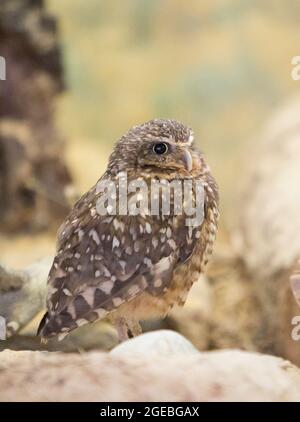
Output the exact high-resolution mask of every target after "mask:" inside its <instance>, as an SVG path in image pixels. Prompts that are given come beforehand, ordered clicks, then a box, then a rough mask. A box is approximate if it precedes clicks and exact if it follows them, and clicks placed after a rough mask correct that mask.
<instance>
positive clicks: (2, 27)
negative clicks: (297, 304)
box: [0, 0, 300, 359]
mask: <svg viewBox="0 0 300 422" xmlns="http://www.w3.org/2000/svg"><path fill="white" fill-rule="evenodd" d="M299 19H300V3H299V1H297V0H289V1H282V0H259V1H258V0H253V1H251V2H249V1H247V0H226V1H225V0H213V1H208V0H206V1H201V2H200V1H198V0H189V1H187V2H182V1H179V0H172V1H171V0H162V1H158V0H152V1H147V0H123V1H122V2H121V1H114V2H108V1H104V0H89V1H88V2H86V1H84V0H64V1H61V0H47V1H41V0H16V1H7V0H0V55H2V56H4V57H5V58H6V59H7V81H0V145H1V149H0V181H1V183H0V192H1V195H2V200H1V202H2V205H3V206H2V211H1V212H0V226H1V232H0V262H1V263H2V264H5V265H8V266H10V267H11V268H15V269H21V268H24V267H25V266H27V265H28V264H31V263H32V262H34V261H36V260H38V259H40V258H43V257H45V256H51V255H53V253H54V248H55V231H56V229H57V227H58V226H59V224H60V222H61V221H62V220H63V218H64V216H65V215H66V213H67V212H68V209H69V207H70V206H71V204H72V203H74V201H75V199H76V198H78V196H79V195H81V194H82V193H84V192H85V191H86V190H87V189H89V188H90V187H91V185H92V184H94V183H95V181H96V180H97V179H98V178H99V176H100V175H101V174H102V173H103V171H104V169H105V167H106V163H107V159H108V155H109V153H110V151H111V149H112V146H113V143H114V142H115V141H116V140H117V139H118V138H119V137H120V136H121V135H122V134H123V133H124V132H126V131H127V130H128V129H129V128H130V127H131V126H133V125H136V124H139V123H142V122H144V121H146V120H149V119H152V118H155V117H159V118H172V119H177V120H179V121H182V122H184V123H185V124H187V125H189V126H191V127H192V128H193V129H194V131H195V133H196V138H197V141H198V144H199V146H200V148H201V149H202V150H203V151H204V153H205V155H206V157H207V161H208V162H209V164H210V165H211V168H212V171H213V173H214V175H215V177H216V179H217V181H218V183H219V186H220V194H221V222H220V231H219V237H218V245H219V246H218V247H217V250H221V252H220V256H221V258H220V261H218V256H219V255H218V254H217V259H216V261H217V263H216V264H215V266H214V267H213V270H214V271H213V273H212V275H211V277H212V279H213V280H214V283H215V284H214V283H213V284H212V285H213V286H216V285H218V286H221V287H220V289H219V290H218V291H217V296H216V297H217V299H218V301H219V302H218V303H219V304H220V303H222V306H223V302H224V301H225V302H226V300H227V299H228V298H229V300H228V308H226V312H227V313H228V315H229V318H230V320H229V321H228V324H227V325H226V324H225V325H224V327H225V326H226V327H225V328H224V329H225V331H226V330H227V331H226V333H227V334H224V333H223V334H222V336H220V335H219V332H217V334H216V336H215V337H214V339H213V340H212V339H211V338H208V337H209V336H210V335H211V332H212V329H213V328H215V326H219V322H220V321H221V320H222V318H223V317H224V313H222V312H223V311H222V310H224V309H223V308H219V307H218V306H213V309H214V312H216V315H217V317H216V318H217V322H216V320H215V319H214V318H213V317H212V316H210V318H208V317H207V315H208V314H209V312H210V311H208V310H207V307H205V306H206V305H203V306H202V305H201V304H199V305H198V302H197V306H196V308H197V307H198V306H199V309H202V311H201V312H202V314H201V312H200V314H199V315H200V316H199V315H198V314H197V313H196V314H195V313H194V310H195V309H194V307H193V306H194V302H191V303H190V308H189V309H190V310H188V311H187V313H188V314H189V315H192V318H193V323H195V324H196V323H197V324H198V325H199V324H200V322H201V320H202V321H203V318H204V319H205V318H208V319H209V321H210V322H209V324H208V325H207V326H206V331H205V333H206V334H204V333H203V332H202V331H201V333H202V334H201V335H202V338H203V342H202V340H201V341H200V340H199V341H198V340H197V338H196V340H195V335H194V328H190V327H189V323H184V324H185V325H184V324H183V326H181V329H182V330H181V331H183V332H184V333H185V334H186V335H187V336H189V335H188V334H190V336H189V337H190V338H192V339H193V340H195V341H194V342H196V343H197V341H198V343H197V346H198V347H199V348H203V349H205V348H218V347H229V346H234V347H242V348H250V349H255V350H266V351H271V352H274V353H279V352H278V350H279V349H276V347H277V346H278V344H279V343H278V342H279V340H278V341H277V340H276V342H277V343H276V347H275V346H274V344H273V343H274V342H275V340H274V338H273V337H272V336H273V334H274V330H275V329H276V330H277V329H278V325H276V327H275V328H274V326H272V327H271V328H270V330H269V328H268V327H267V325H268V324H267V323H266V325H264V324H265V323H262V322H261V321H262V319H261V318H263V316H262V313H261V312H262V310H261V308H262V306H261V304H258V303H259V300H258V299H257V297H256V292H255V293H253V291H252V287H251V286H252V284H251V282H252V281H251V280H249V268H248V269H246V270H245V269H244V266H245V263H244V262H241V260H240V256H239V255H242V253H239V254H237V255H238V257H237V255H236V253H232V252H231V249H232V237H234V236H233V235H232V232H233V231H234V229H235V226H236V224H237V220H238V218H239V216H238V211H239V210H240V204H241V200H240V196H238V195H239V194H238V193H239V191H240V189H242V190H243V187H241V180H242V179H243V178H244V176H245V173H246V172H245V166H248V165H249V164H252V165H254V166H255V164H256V163H257V162H258V161H259V154H258V152H257V151H258V145H259V142H258V139H259V138H260V137H261V136H262V135H261V134H262V133H263V130H264V128H265V126H266V122H267V121H269V119H271V117H272V116H273V115H274V113H275V112H276V111H277V110H278V109H281V108H282V107H284V106H285V104H289V103H290V102H293V101H294V99H295V98H296V99H297V98H298V97H297V96H298V94H299V93H300V82H298V83H297V82H296V81H294V80H293V79H292V78H291V70H292V66H291V60H292V57H294V56H296V55H299V54H300V50H299V45H300V31H299ZM296 110H297V113H298V110H299V109H298V108H297V109H296ZM297 113H295V115H296V116H297ZM298 114H299V113H298ZM296 120H297V117H295V118H294V120H293V121H294V122H295V121H296ZM297 139H298V140H299V137H298V138H297ZM298 142H299V141H298ZM270 151H272V148H271V150H270ZM268 154H269V152H268ZM1 160H2V161H1ZM1 166H2V168H1ZM243 192H244V193H245V192H246V194H247V192H251V191H250V189H249V191H248V190H247V189H245V188H244V190H243ZM246 196H247V195H246ZM299 202H300V201H299ZM256 211H257V212H258V213H259V210H258V209H257V208H256ZM270 242H272V239H271V240H270ZM258 253H259V252H258ZM299 253H300V251H299ZM224 255H225V258H224ZM228 255H229V258H228ZM293 259H294V255H293V257H291V259H290V263H289V265H290V267H291V265H292V262H293ZM245 261H246V260H245ZM220 268H221V270H220ZM224 268H226V270H225V276H224ZM241 268H242V269H241ZM220 271H221V272H220ZM276 274H278V271H277V269H276ZM269 277H270V278H269V280H272V282H273V281H274V278H272V277H273V274H272V275H269ZM254 278H255V277H254ZM216 280H217V281H218V280H219V281H220V285H219V284H218V282H217V281H216ZM225 280H226V281H227V286H228V285H229V286H231V287H230V289H231V290H230V289H229V291H228V293H226V291H224V289H226V288H227V287H226V288H225V287H224V285H223V283H224V281H225ZM228 280H233V282H232V284H230V282H229V281H228ZM245 280H246V281H245ZM276 280H277V279H276ZM249 283H250V284H249ZM205 286H206V285H204V287H203V290H201V292H200V295H202V296H203V297H204V298H207V297H208V296H207V295H208V293H207V292H208V290H207V289H208V287H207V286H206V287H205ZM241 286H243V287H241ZM245 286H246V287H245ZM249 286H250V287H249ZM218 288H219V287H218ZM239 289H240V290H239ZM245 289H246V290H245ZM253 289H254V288H253ZM236 291H238V292H243V293H241V294H240V296H239V295H238V297H237V298H236V297H235V299H232V297H233V296H234V295H232V293H233V292H236ZM214 293H215V291H214ZM226 295H227V296H226ZM195 297H196V296H195ZM253 297H254V298H253ZM224 298H225V299H224ZM226 298H227V299H226ZM201 300H202V301H205V299H203V298H202V299H201ZM273 302H274V301H273ZM273 302H272V303H273ZM201 303H202V302H201ZM226 303H227V302H226ZM209 309H210V310H211V308H209ZM220 309H221V310H220ZM237 309H238V311H237ZM272 309H273V308H272ZM241 310H242V311H243V310H244V311H245V313H246V314H247V315H248V317H249V314H251V313H253V315H254V316H251V317H249V318H248V320H247V323H246V322H245V321H246V319H247V318H246V316H245V317H242V318H241V321H242V322H241V324H242V326H243V328H241V327H240V326H239V324H237V328H236V331H235V333H234V334H232V332H231V331H230V330H231V329H232V323H235V322H236V319H238V317H237V312H239V311H241ZM189 312H190V313H189ZM224 312H225V311H224ZM219 314H220V315H221V314H222V317H221V316H220V315H219ZM203 315H204V316H203ZM211 315H212V314H211ZM214 315H215V314H214ZM251 315H252V314H251ZM181 317H182V314H180V318H181ZM198 317H199V318H198ZM266 320H267V319H266ZM174 321H175V322H174ZM181 321H182V320H181ZM199 321H200V322H199ZM234 321H235V322H234ZM169 324H170V326H172V327H175V328H178V327H179V325H180V324H179V323H178V321H177V322H176V318H174V320H173V322H172V321H171V322H169ZM172 324H173V325H172ZM176 324H179V325H176ZM193 327H194V326H193ZM257 327H259V328H260V329H261V330H262V331H260V332H259V334H257V331H255V329H256V328H257ZM179 328H180V327H179ZM179 328H178V329H179ZM197 329H198V328H196V330H197ZM243 330H244V331H243ZM251 330H252V331H253V332H254V331H255V334H253V332H252V331H251ZM268 330H269V331H268ZM272 330H273V331H272ZM192 331H193V333H192ZM239 331H240V333H241V335H239ZM250 331H251V333H252V334H250ZM228 332H229V334H228ZM248 332H249V333H248ZM209 333H210V334H209ZM247 333H248V334H249V335H248V334H247ZM244 334H245V336H244ZM218 336H219V337H218ZM226 336H227V337H226ZM235 336H236V337H235ZM247 336H248V337H247ZM250 337H251V338H250ZM216 338H218V339H219V338H221V340H216ZM262 338H264V339H266V338H267V340H266V343H264V344H263V345H262V340H261V339H262ZM224 339H225V340H224ZM275 349H276V350H275ZM297 356H298V355H297ZM297 359H298V357H297Z"/></svg>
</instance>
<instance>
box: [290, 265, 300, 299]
mask: <svg viewBox="0 0 300 422" xmlns="http://www.w3.org/2000/svg"><path fill="white" fill-rule="evenodd" d="M290 285H291V288H292V292H293V295H294V297H295V299H296V302H297V303H298V305H299V306H300V259H299V260H298V262H297V264H296V265H295V268H294V270H293V273H292V275H291V277H290Z"/></svg>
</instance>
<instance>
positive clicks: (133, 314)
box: [111, 204, 218, 321]
mask: <svg viewBox="0 0 300 422" xmlns="http://www.w3.org/2000/svg"><path fill="white" fill-rule="evenodd" d="M217 219H218V212H217V210H216V209H215V208H214V206H213V204H212V206H211V207H209V208H208V213H207V216H206V219H205V221H204V223H203V227H202V231H201V237H200V238H199V239H198V241H197V244H196V246H195V249H194V251H193V253H192V255H191V257H190V258H189V259H188V260H187V261H186V262H185V263H182V264H180V265H178V266H177V267H176V268H175V270H174V273H173V277H172V280H171V282H170V285H169V287H168V289H167V290H166V292H165V293H163V294H162V295H160V296H154V295H152V294H150V293H148V292H144V293H142V294H141V295H140V296H138V297H136V298H135V299H133V300H132V301H130V302H127V303H124V304H123V305H121V306H120V307H119V308H118V309H117V310H116V311H115V312H113V313H112V315H111V318H112V319H113V320H114V319H117V318H120V317H125V318H126V319H128V320H136V321H140V320H144V319H147V318H148V317H149V316H151V317H156V318H161V317H164V316H166V315H167V314H168V312H169V311H170V310H171V309H172V308H173V307H174V306H175V305H179V306H183V305H184V303H185V301H186V298H187V295H188V292H189V291H190V289H191V287H192V285H193V284H194V283H195V282H196V281H197V280H198V279H199V277H200V274H201V273H203V271H204V269H205V266H206V264H207V261H208V259H209V256H210V255H211V253H212V248H213V243H214V240H215V236H216V230H217Z"/></svg>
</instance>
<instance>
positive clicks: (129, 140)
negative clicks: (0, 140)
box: [39, 120, 219, 339]
mask: <svg viewBox="0 0 300 422" xmlns="http://www.w3.org/2000/svg"><path fill="white" fill-rule="evenodd" d="M124 174H126V182H127V185H128V184H130V182H136V181H138V182H139V183H144V185H145V186H146V187H147V188H148V190H147V194H146V196H147V197H145V194H144V193H143V192H142V193H138V195H136V193H137V192H138V191H130V192H129V191H128V192H127V202H128V204H129V206H128V209H130V206H131V205H130V204H131V201H132V199H133V198H134V195H136V197H137V198H138V199H139V200H140V204H141V203H143V204H144V205H145V203H147V204H148V205H149V203H150V200H151V197H150V194H151V189H152V187H153V185H152V183H154V182H158V183H159V182H162V185H161V186H163V184H164V183H166V185H167V184H168V183H170V182H172V181H175V180H176V181H177V182H179V183H181V184H182V183H184V181H186V180H189V181H190V182H191V185H190V186H191V187H192V189H191V192H190V196H191V198H190V199H191V200H192V202H193V201H194V202H193V203H194V204H195V201H196V200H197V199H196V196H195V195H196V183H197V182H201V184H202V186H203V189H204V210H203V212H204V219H203V221H202V222H201V225H200V226H188V225H187V224H186V221H187V220H186V218H187V215H186V214H185V213H184V212H182V213H181V214H180V213H175V211H174V209H175V208H174V206H175V191H176V189H178V188H176V189H175V190H174V191H171V192H170V196H169V197H170V201H169V202H170V210H169V214H167V213H164V212H163V210H162V204H161V203H159V204H160V206H159V207H158V209H156V212H150V211H153V210H150V211H149V206H148V207H145V209H143V208H142V207H141V208H140V209H139V213H138V214H136V215H128V213H127V214H126V213H124V210H123V211H122V212H120V209H119V208H118V212H117V213H115V214H113V215H110V214H111V213H108V214H106V215H102V214H101V213H99V208H98V205H99V201H101V200H102V199H103V197H104V196H103V191H100V190H99V182H113V183H114V186H115V187H116V192H120V191H121V189H122V186H121V184H122V183H123V181H124V179H123V176H124ZM178 186H179V185H178ZM180 186H181V185H180ZM160 192H162V195H164V194H166V192H167V193H168V192H169V191H164V189H163V188H162V190H161V191H160ZM164 192H165V193H164ZM114 196H117V195H115V194H114ZM111 197H112V198H113V195H111ZM188 199H189V198H185V197H184V198H183V201H186V200H188ZM116 201H117V202H116V203H117V205H120V204H119V203H118V198H117V199H116ZM143 201H144V202H143ZM109 206H110V205H106V208H107V209H108V207H109ZM218 215H219V212H218V192H217V185H216V183H215V181H214V179H213V177H212V175H211V173H210V170H209V167H208V166H207V165H206V163H205V161H204V158H203V155H202V153H200V152H199V150H198V149H197V147H196V146H195V145H194V135H193V132H192V131H191V130H190V129H189V128H187V127H186V126H184V125H182V124H181V123H178V122H176V121H173V120H152V121H149V122H147V123H144V124H143V125H141V126H136V127H133V128H132V129H131V130H129V132H128V133H127V134H126V135H124V136H123V137H122V138H121V139H120V140H119V141H118V143H117V144H116V146H115V148H114V150H113V152H112V154H111V156H110V159H109V163H108V167H107V170H106V172H105V173H104V175H103V176H102V177H101V179H100V181H98V183H97V184H96V185H95V186H94V187H92V188H91V190H90V191H88V192H87V193H86V194H85V195H84V196H83V197H82V198H81V199H80V200H79V201H78V202H77V203H76V204H75V206H74V208H73V210H72V211H71V213H70V215H69V216H68V217H67V219H66V221H65V222H64V223H63V225H62V226H61V228H60V229H59V232H58V242H57V255H56V257H55V259H54V262H53V265H52V268H51V270H50V274H49V278H48V295H47V308H48V311H47V313H46V315H45V316H44V318H43V320H42V321H41V324H40V327H39V334H40V335H41V336H42V337H43V338H48V337H52V336H55V335H59V337H60V338H62V337H63V336H64V335H66V334H67V333H68V332H70V331H71V330H73V329H75V328H77V327H79V326H81V325H83V324H85V323H87V322H94V321H96V320H99V319H102V318H105V317H108V318H109V319H110V320H111V321H112V322H113V323H115V324H116V326H117V328H118V332H119V335H120V338H121V339H124V338H126V336H127V332H128V329H129V330H130V331H131V333H132V334H133V335H135V334H138V333H139V332H140V327H139V321H140V320H143V319H146V318H148V317H161V316H164V315H166V314H167V313H168V311H169V310H170V309H171V308H172V307H173V306H174V305H175V304H180V305H182V304H183V303H184V301H185V298H186V295H187V293H188V291H189V289H190V287H191V286H192V284H193V283H194V282H195V281H196V280H197V279H198V278H199V275H200V273H201V272H203V270H204V267H205V265H206V263H207V261H208V258H209V256H210V254H211V252H212V246H213V242H214V239H215V236H216V230H217V221H218Z"/></svg>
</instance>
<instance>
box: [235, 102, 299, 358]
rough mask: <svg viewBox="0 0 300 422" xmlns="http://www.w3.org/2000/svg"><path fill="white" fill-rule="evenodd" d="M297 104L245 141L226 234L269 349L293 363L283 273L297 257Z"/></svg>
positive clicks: (290, 303)
mask: <svg viewBox="0 0 300 422" xmlns="http://www.w3.org/2000/svg"><path fill="white" fill-rule="evenodd" d="M299 109H300V98H296V99H294V100H293V101H291V102H290V103H289V104H287V105H286V106H285V107H283V108H282V109H281V110H279V111H278V112H276V113H275V114H274V115H273V116H272V117H271V119H270V121H269V122H268V123H267V124H266V127H265V129H264V130H263V133H262V134H261V135H260V136H258V139H259V141H258V142H257V141H256V143H255V148H253V143H252V144H251V148H252V152H250V151H249V154H251V153H252V154H253V159H250V160H249V158H248V157H247V162H248V163H249V162H250V163H251V164H249V165H248V169H247V166H246V167H245V168H246V169H247V171H246V174H247V178H246V179H247V180H246V181H245V182H244V185H243V189H242V191H243V194H242V195H241V197H240V198H239V206H238V207H237V208H238V210H239V218H238V219H237V221H238V223H237V224H236V226H235V228H234V235H233V236H232V239H233V241H234V245H235V250H236V252H237V254H239V256H240V257H241V260H242V261H243V263H244V265H245V268H246V273H247V274H248V279H249V281H250V282H251V284H252V291H253V293H254V295H255V296H256V297H257V300H258V301H259V303H260V309H261V310H262V313H261V316H260V318H261V321H263V325H264V332H265V337H266V338H269V339H270V350H271V351H272V353H275V354H277V355H280V356H283V357H285V358H287V359H289V360H292V361H293V362H294V363H296V364H298V365H299V364H300V348H299V343H298V342H296V341H294V340H293V339H292V336H291V333H292V329H293V326H292V320H293V319H294V317H295V316H298V315H300V308H299V306H298V305H297V303H296V300H295V299H294V297H293V295H292V292H291V288H290V284H289V278H290V275H291V272H292V269H293V268H294V265H295V263H296V261H297V260H298V259H299V258H300V240H299V237H298V235H297V234H298V232H299V230H300V218H299V215H300V189H299V156H300V117H299ZM249 154H248V156H249ZM262 334H263V333H262ZM271 342H273V344H272V343H271Z"/></svg>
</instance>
